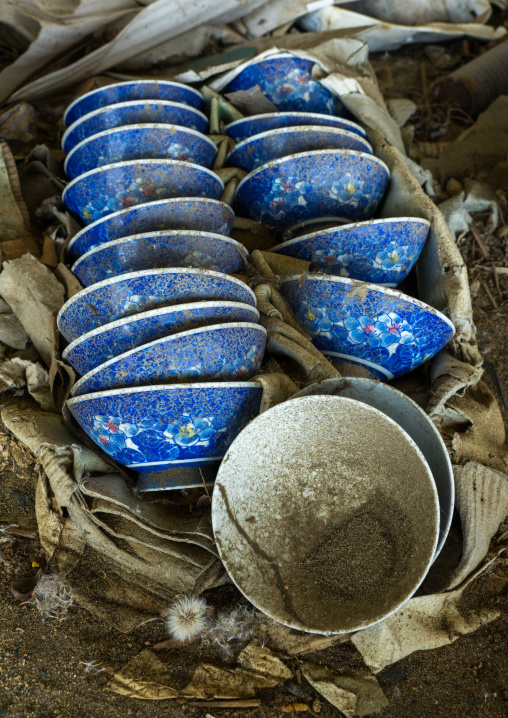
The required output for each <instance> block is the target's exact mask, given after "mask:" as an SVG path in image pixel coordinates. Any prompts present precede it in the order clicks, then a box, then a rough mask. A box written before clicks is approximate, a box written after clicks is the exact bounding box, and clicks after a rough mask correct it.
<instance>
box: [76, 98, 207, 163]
mask: <svg viewBox="0 0 508 718" xmlns="http://www.w3.org/2000/svg"><path fill="white" fill-rule="evenodd" d="M144 122H157V123H162V124H169V125H180V126H181V127H188V128H190V129H191V130H197V131H198V132H206V131H207V129H208V118H207V117H206V115H204V114H203V113H202V112H200V111H199V110H195V109H194V108H193V107H189V105H183V104H182V103H180V102H165V101H163V100H146V101H138V102H120V103H119V104H117V105H109V106H108V107H101V108H99V109H98V110H94V111H93V112H90V114H88V115H84V117H81V118H80V119H79V120H76V122H74V124H72V125H71V126H70V127H69V128H68V129H67V130H66V131H65V133H64V135H63V137H62V149H63V151H64V152H65V153H68V152H70V151H71V150H72V148H73V147H74V146H75V145H77V144H79V143H80V142H83V140H87V139H88V138H89V137H92V135H96V134H97V133H98V132H104V130H112V129H113V128H114V127H123V126H124V125H139V124H141V123H144Z"/></svg>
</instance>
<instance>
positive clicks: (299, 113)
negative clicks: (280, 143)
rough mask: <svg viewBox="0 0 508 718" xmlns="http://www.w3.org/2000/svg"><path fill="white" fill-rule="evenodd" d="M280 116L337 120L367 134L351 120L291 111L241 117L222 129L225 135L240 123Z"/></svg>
mask: <svg viewBox="0 0 508 718" xmlns="http://www.w3.org/2000/svg"><path fill="white" fill-rule="evenodd" d="M281 115H291V116H293V115H296V116H297V117H302V118H303V117H319V118H323V119H324V118H328V119H336V120H338V121H339V122H340V123H345V124H347V125H352V126H354V127H357V128H358V129H359V130H360V131H361V133H362V134H361V135H360V136H361V137H363V138H366V136H367V133H366V132H365V130H364V129H363V127H362V126H361V125H359V124H358V123H357V122H354V121H353V120H347V119H345V118H342V117H337V116H336V115H323V113H322V112H296V111H295V112H293V111H291V110H286V111H284V112H282V111H281V112H263V113H261V114H259V115H251V116H250V117H242V118H241V119H240V120H234V121H233V122H230V123H229V124H227V125H226V126H225V127H224V130H225V131H226V133H227V131H228V129H229V128H230V127H234V125H241V124H242V122H245V123H246V122H251V121H252V120H259V119H261V118H263V119H264V118H265V117H277V116H281ZM299 126H300V125H288V127H299ZM309 126H310V127H321V126H323V127H335V125H333V124H332V125H309ZM278 129H281V128H278ZM349 131H350V130H348V132H349ZM245 139H248V137H246V138H245ZM241 141H242V142H243V140H241Z"/></svg>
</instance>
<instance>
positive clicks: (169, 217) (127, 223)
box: [67, 197, 235, 260]
mask: <svg viewBox="0 0 508 718" xmlns="http://www.w3.org/2000/svg"><path fill="white" fill-rule="evenodd" d="M234 220H235V215H234V212H233V210H232V209H231V207H230V206H229V205H227V204H226V203H225V202H220V201H219V200H216V199H209V198H207V197H174V198H172V199H162V200H159V201H157V202H149V203H148V204H139V205H136V206H135V207H127V209H121V210H119V211H118V212H113V213H112V214H109V215H108V216H107V217H102V218H101V219H98V220H97V221H96V222H93V223H92V224H89V225H88V226H87V227H84V229H82V230H81V231H79V232H78V233H77V234H75V235H74V237H73V238H72V239H71V241H70V242H69V245H68V247H67V254H68V255H69V257H70V258H71V259H73V260H76V259H78V257H81V255H83V254H86V252H89V251H90V250H91V249H93V247H97V246H98V245H100V244H104V243H105V242H111V241H112V240H114V239H121V238H122V237H128V236H131V235H135V234H145V233H147V232H158V231H162V230H165V229H171V230H172V229H182V230H187V229H192V230H196V231H201V232H212V233H214V234H223V235H225V236H229V234H230V233H231V230H232V229H233V222H234Z"/></svg>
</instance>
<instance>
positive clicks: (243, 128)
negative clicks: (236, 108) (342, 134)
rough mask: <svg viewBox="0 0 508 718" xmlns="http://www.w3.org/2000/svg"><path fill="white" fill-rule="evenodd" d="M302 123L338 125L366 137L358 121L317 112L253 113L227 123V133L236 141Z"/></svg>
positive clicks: (297, 125) (325, 125)
mask: <svg viewBox="0 0 508 718" xmlns="http://www.w3.org/2000/svg"><path fill="white" fill-rule="evenodd" d="M300 125H318V126H321V127H338V128H339V129H341V130H346V131H347V132H354V133H355V134H357V135H359V136H360V137H365V130H364V129H363V127H360V125H357V124H356V122H352V121H351V120H345V119H344V118H343V117H334V116H333V115H320V114H319V113H317V112H269V113H266V114H263V115H252V116H251V117H244V118H242V119H241V120H235V121H234V122H230V123H229V125H226V134H228V135H229V136H230V137H232V138H233V139H234V140H235V142H242V141H243V140H246V139H247V138H248V137H252V136H253V135H258V134H260V133H261V132H268V131H269V130H277V129H280V128H281V127H299V126H300Z"/></svg>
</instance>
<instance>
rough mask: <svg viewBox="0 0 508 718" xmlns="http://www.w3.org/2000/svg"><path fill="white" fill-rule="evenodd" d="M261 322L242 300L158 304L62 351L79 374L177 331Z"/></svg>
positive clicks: (95, 332)
mask: <svg viewBox="0 0 508 718" xmlns="http://www.w3.org/2000/svg"><path fill="white" fill-rule="evenodd" d="M230 322H250V323H252V324H256V323H257V322H259V312H258V310H257V309H256V308H255V307H252V306H251V305H249V304H242V303H240V302H223V301H212V302H192V303H189V304H177V305H175V306H174V307H158V308H157V309H151V310H149V311H147V312H140V313H139V314H133V315H131V316H128V317H124V318H123V319H117V320H116V321H114V322H110V323H108V324H104V325H103V326H101V327H98V328H97V329H92V331H90V332H87V333H86V334H83V335H82V336H80V337H78V338H77V339H75V340H74V341H73V342H72V343H71V344H69V345H68V346H67V347H66V348H65V349H64V351H63V352H62V358H63V359H65V361H68V362H70V364H72V366H73V368H74V369H75V370H76V371H77V373H78V374H81V375H82V374H87V373H88V372H90V371H92V369H95V368H96V367H98V366H99V365H100V364H104V363H105V362H107V361H108V360H109V359H113V357H116V356H118V355H119V354H124V353H125V352H128V351H130V350H131V349H135V348H136V347H139V346H141V345H143V344H148V343H149V342H152V341H155V340H156V339H162V338H163V337H166V336H170V335H172V334H176V333H177V332H184V331H188V330H189V329H197V328H198V327H203V326H209V325H211V324H225V323H230Z"/></svg>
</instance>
